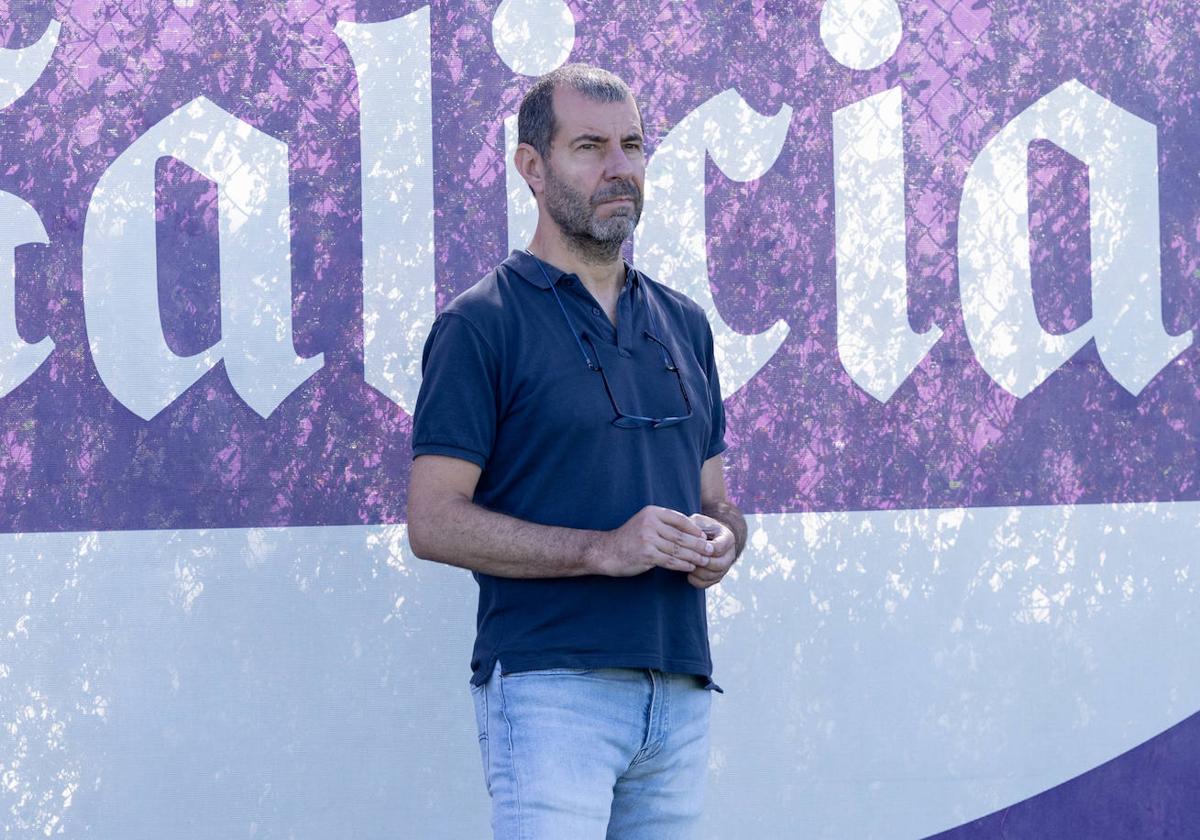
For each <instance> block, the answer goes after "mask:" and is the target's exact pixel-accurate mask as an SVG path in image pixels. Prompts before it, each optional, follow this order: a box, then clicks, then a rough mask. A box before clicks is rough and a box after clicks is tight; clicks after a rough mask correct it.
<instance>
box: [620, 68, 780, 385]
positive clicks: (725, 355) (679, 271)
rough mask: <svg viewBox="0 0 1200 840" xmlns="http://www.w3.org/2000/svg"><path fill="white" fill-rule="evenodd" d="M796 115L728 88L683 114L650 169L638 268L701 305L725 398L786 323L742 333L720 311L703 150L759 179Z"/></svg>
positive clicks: (736, 173) (743, 176)
mask: <svg viewBox="0 0 1200 840" xmlns="http://www.w3.org/2000/svg"><path fill="white" fill-rule="evenodd" d="M791 119H792V109H791V108H790V107H789V106H787V105H784V106H783V107H782V108H780V110H779V113H778V114H775V115H774V116H771V117H767V116H763V115H762V114H759V113H758V112H756V111H755V110H754V109H753V108H751V107H750V106H749V105H748V104H746V101H745V100H744V99H742V97H741V96H740V95H739V94H738V92H737V91H736V90H733V89H732V88H730V89H728V90H725V91H723V92H721V93H719V94H717V95H716V96H714V97H713V98H712V99H710V100H708V101H707V102H705V103H704V104H703V105H701V106H700V107H699V108H697V109H696V110H694V111H692V112H691V113H690V114H688V115H687V116H685V117H684V118H683V119H682V120H680V122H679V124H678V125H676V126H675V128H673V129H671V131H670V133H669V134H667V136H666V138H664V139H663V142H662V144H661V145H660V146H659V147H658V149H657V150H656V151H655V152H654V155H653V156H652V157H651V159H650V163H649V166H648V168H647V173H646V203H645V211H644V213H643V215H642V223H641V225H640V226H639V227H638V231H637V234H636V239H635V246H634V250H635V251H636V253H637V258H638V262H639V266H640V267H641V268H642V269H644V270H645V271H646V273H647V274H649V275H650V276H651V277H653V278H655V279H656V280H660V281H662V282H663V283H666V284H667V285H669V286H671V287H672V288H675V289H677V290H679V291H681V292H683V293H684V294H686V295H688V296H689V297H690V298H691V299H692V300H694V301H696V302H697V303H698V304H700V306H702V307H703V308H704V311H705V313H706V314H707V315H708V320H709V323H710V324H712V328H713V343H714V349H715V353H716V358H717V368H718V373H719V375H720V377H721V386H722V390H723V391H724V392H725V394H726V396H727V397H728V396H730V395H732V394H733V393H734V392H735V391H737V390H738V389H739V388H741V387H742V386H743V385H745V384H746V383H747V382H749V381H750V379H751V378H752V377H753V376H754V374H756V373H758V371H759V370H761V369H762V367H763V366H764V365H765V364H766V363H767V362H768V361H770V359H771V357H772V356H773V355H775V351H776V350H778V349H779V346H780V345H781V344H783V341H784V339H785V338H787V335H788V326H787V324H786V323H784V322H783V321H776V322H775V323H774V324H773V325H771V327H770V328H769V329H767V330H766V331H765V332H762V333H759V334H757V335H743V334H741V333H738V332H735V331H734V330H733V328H732V327H730V326H729V324H727V323H726V322H725V320H724V319H723V318H722V317H721V315H720V313H719V312H718V311H717V305H716V302H715V301H714V300H713V295H712V287H711V285H710V282H709V276H708V249H707V231H706V220H705V209H704V207H705V201H704V163H705V152H707V153H708V154H709V155H711V156H712V159H713V162H714V163H716V165H717V168H719V169H720V170H721V172H722V173H724V174H725V175H726V176H727V177H729V178H732V179H733V180H735V181H751V180H754V179H755V178H760V177H762V175H763V174H764V173H765V172H766V171H767V170H768V169H770V168H771V165H772V164H773V163H774V162H775V160H776V158H778V157H779V152H780V150H781V149H782V148H783V141H784V139H785V138H786V136H787V129H788V124H789V123H790V122H791ZM748 279H749V280H751V281H753V280H754V278H748Z"/></svg>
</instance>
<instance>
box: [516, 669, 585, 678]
mask: <svg viewBox="0 0 1200 840" xmlns="http://www.w3.org/2000/svg"><path fill="white" fill-rule="evenodd" d="M596 670H597V669H595V668H535V669H533V670H532V671H511V672H509V673H507V674H505V675H504V679H506V680H507V679H511V678H513V677H554V676H567V677H577V676H581V675H583V674H591V673H592V672H594V671H596Z"/></svg>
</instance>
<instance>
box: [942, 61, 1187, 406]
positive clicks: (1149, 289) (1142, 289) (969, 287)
mask: <svg viewBox="0 0 1200 840" xmlns="http://www.w3.org/2000/svg"><path fill="white" fill-rule="evenodd" d="M1034 140H1049V141H1050V142H1052V143H1054V144H1055V145H1057V146H1059V147H1061V148H1062V149H1064V150H1065V151H1067V152H1068V153H1070V154H1072V155H1074V156H1075V157H1077V158H1079V159H1080V160H1081V161H1083V162H1084V163H1085V164H1087V167H1088V175H1089V178H1090V183H1091V208H1090V210H1091V216H1090V218H1091V231H1092V238H1091V245H1092V318H1091V320H1090V321H1088V322H1087V323H1086V324H1083V325H1081V326H1079V327H1077V328H1076V329H1074V330H1072V331H1071V332H1069V333H1066V334H1065V335H1051V334H1050V333H1047V332H1046V331H1045V330H1043V329H1042V327H1041V325H1040V324H1039V323H1038V319H1037V313H1036V311H1035V309H1034V301H1033V281H1032V274H1031V269H1030V257H1029V189H1028V175H1027V171H1028V169H1027V167H1028V157H1029V144H1030V143H1031V142H1033V141H1034ZM959 232H960V238H959V244H958V266H959V269H958V273H959V289H960V293H961V295H962V311H963V321H964V323H965V324H966V328H967V338H968V339H969V340H970V342H971V347H972V348H973V349H974V351H975V355H976V357H977V358H978V359H979V363H980V365H982V366H983V369H984V370H986V371H987V372H988V374H989V375H990V376H991V377H992V378H993V379H994V380H996V382H997V383H998V384H999V385H1000V386H1001V387H1002V388H1004V389H1005V390H1006V391H1008V392H1009V393H1011V394H1014V395H1015V396H1017V397H1024V396H1025V395H1026V394H1028V393H1029V392H1030V391H1032V390H1033V389H1034V388H1036V387H1037V386H1038V385H1040V384H1041V383H1042V382H1043V381H1044V380H1045V379H1046V377H1048V376H1049V375H1050V373H1051V372H1053V371H1054V370H1055V369H1057V368H1058V367H1059V366H1061V365H1062V364H1063V363H1064V362H1066V361H1067V360H1068V359H1070V358H1071V356H1073V355H1074V354H1075V352H1076V351H1078V350H1079V348H1081V347H1082V346H1083V345H1084V344H1085V343H1087V341H1088V339H1090V338H1095V340H1096V349H1097V350H1098V351H1099V354H1100V359H1101V361H1103V363H1104V366H1105V367H1106V368H1107V369H1108V371H1109V372H1110V373H1111V374H1112V376H1113V378H1114V379H1115V380H1116V381H1117V382H1119V383H1120V384H1121V385H1122V386H1124V388H1125V389H1126V390H1128V391H1129V392H1130V393H1132V394H1137V393H1139V392H1140V391H1141V390H1142V389H1143V388H1144V387H1145V386H1146V384H1147V383H1148V382H1149V381H1150V380H1151V379H1153V378H1154V377H1155V375H1156V374H1157V373H1158V372H1159V371H1160V370H1162V369H1163V368H1164V367H1166V365H1167V363H1168V362H1170V361H1171V359H1173V358H1175V356H1177V355H1179V353H1181V352H1182V351H1183V350H1184V349H1186V348H1187V347H1188V346H1189V345H1190V344H1191V332H1190V331H1189V332H1185V333H1183V334H1182V335H1178V336H1171V335H1169V334H1168V333H1167V332H1166V330H1165V328H1164V327H1163V322H1162V289H1161V266H1160V264H1159V216H1158V136H1157V129H1156V128H1155V126H1154V125H1153V124H1151V123H1148V122H1146V121H1145V120H1143V119H1140V118H1138V117H1136V116H1134V115H1133V114H1131V113H1129V112H1128V111H1125V110H1123V109H1121V108H1119V107H1117V106H1116V105H1114V104H1113V103H1112V102H1109V101H1108V100H1107V99H1105V98H1104V97H1102V96H1100V95H1099V94H1097V93H1095V92H1094V91H1092V90H1089V89H1088V88H1087V87H1085V86H1084V85H1083V84H1081V83H1080V82H1079V81H1077V80H1071V81H1069V82H1066V83H1064V84H1063V85H1061V86H1059V87H1058V88H1056V89H1055V90H1053V91H1052V92H1050V93H1048V94H1046V95H1045V96H1044V97H1042V98H1041V99H1039V100H1038V101H1037V102H1035V103H1034V104H1033V105H1031V106H1030V107H1029V108H1027V109H1026V110H1025V111H1023V112H1022V113H1021V114H1020V115H1018V116H1017V117H1016V118H1015V119H1013V120H1012V122H1010V123H1009V124H1008V125H1006V126H1005V127H1004V128H1003V129H1002V130H1001V131H1000V133H999V134H997V135H996V136H995V137H993V138H992V139H991V140H990V141H989V142H988V144H987V146H985V147H984V149H983V151H982V152H981V153H980V155H979V157H978V158H977V159H976V160H975V162H974V163H973V164H971V168H970V170H969V171H968V173H967V180H966V184H965V185H964V187H963V195H962V204H961V207H960V209H959Z"/></svg>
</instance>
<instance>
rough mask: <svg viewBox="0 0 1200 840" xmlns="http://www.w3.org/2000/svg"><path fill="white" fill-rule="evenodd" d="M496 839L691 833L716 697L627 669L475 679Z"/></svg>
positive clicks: (682, 678)
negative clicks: (712, 708)
mask: <svg viewBox="0 0 1200 840" xmlns="http://www.w3.org/2000/svg"><path fill="white" fill-rule="evenodd" d="M471 696H472V698H473V699H474V701H475V720H476V723H477V724H478V727H479V750H480V754H481V756H482V758H483V773H484V778H485V779H486V781H487V789H488V793H489V794H490V795H491V798H492V832H493V834H494V837H495V840H564V838H569V840H606V839H607V840H651V838H653V840H685V838H692V837H694V836H695V830H696V826H697V824H698V822H699V820H700V812H701V808H702V807H703V804H704V784H705V779H706V777H707V776H708V718H709V709H710V706H711V703H712V694H711V692H710V691H708V690H706V689H705V688H703V687H702V685H701V681H698V680H697V678H696V677H694V676H690V675H686V674H670V673H663V672H661V671H653V670H645V669H643V670H633V669H626V668H597V669H591V670H588V669H578V668H550V669H547V670H541V671H522V672H518V673H512V674H504V675H501V673H500V665H499V663H497V664H496V670H495V671H494V672H493V673H492V676H491V679H489V680H488V681H487V682H486V683H485V684H484V685H482V686H474V685H473V686H471Z"/></svg>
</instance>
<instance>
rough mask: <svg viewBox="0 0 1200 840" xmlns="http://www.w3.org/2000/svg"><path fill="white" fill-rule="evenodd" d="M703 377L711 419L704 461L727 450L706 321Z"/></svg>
mask: <svg viewBox="0 0 1200 840" xmlns="http://www.w3.org/2000/svg"><path fill="white" fill-rule="evenodd" d="M704 376H705V377H706V378H707V379H708V401H709V411H710V413H711V417H712V431H711V432H710V433H709V438H708V449H707V450H706V454H705V456H704V460H706V461H707V460H708V459H709V458H711V457H713V456H714V455H720V454H721V453H722V452H724V451H725V450H726V448H728V444H726V443H725V403H724V402H723V401H722V399H721V379H720V377H719V376H718V375H717V359H716V354H715V353H714V352H713V334H712V327H711V326H709V323H708V319H707V318H705V319H704Z"/></svg>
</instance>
